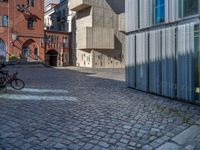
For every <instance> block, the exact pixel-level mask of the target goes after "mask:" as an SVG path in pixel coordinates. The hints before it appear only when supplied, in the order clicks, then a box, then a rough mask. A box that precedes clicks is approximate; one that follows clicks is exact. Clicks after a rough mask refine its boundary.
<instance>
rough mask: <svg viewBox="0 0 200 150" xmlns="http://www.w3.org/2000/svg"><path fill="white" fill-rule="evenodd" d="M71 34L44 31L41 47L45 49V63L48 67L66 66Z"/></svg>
mask: <svg viewBox="0 0 200 150" xmlns="http://www.w3.org/2000/svg"><path fill="white" fill-rule="evenodd" d="M70 37H71V34H70V33H67V32H62V31H51V30H45V31H44V41H43V42H42V47H44V49H45V63H46V64H48V65H50V66H68V65H69V58H71V57H70V43H71V42H70V40H71V39H70Z"/></svg>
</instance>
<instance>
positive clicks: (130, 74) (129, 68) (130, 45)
mask: <svg viewBox="0 0 200 150" xmlns="http://www.w3.org/2000/svg"><path fill="white" fill-rule="evenodd" d="M125 57H126V82H127V85H128V87H132V88H135V35H134V34H133V35H128V36H127V37H126V56H125Z"/></svg>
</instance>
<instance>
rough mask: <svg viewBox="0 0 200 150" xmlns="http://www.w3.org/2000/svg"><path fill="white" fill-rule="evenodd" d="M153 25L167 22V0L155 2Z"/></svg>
mask: <svg viewBox="0 0 200 150" xmlns="http://www.w3.org/2000/svg"><path fill="white" fill-rule="evenodd" d="M152 5H153V6H152V7H153V24H162V23H164V22H165V0H153V4H152Z"/></svg>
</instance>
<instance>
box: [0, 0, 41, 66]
mask: <svg viewBox="0 0 200 150" xmlns="http://www.w3.org/2000/svg"><path fill="white" fill-rule="evenodd" d="M43 35H44V2H43V1H42V0H38V1H34V0H9V1H8V0H0V61H1V62H2V61H8V60H12V59H14V58H15V59H21V60H23V61H43V60H44V48H43V47H41V39H42V38H43Z"/></svg>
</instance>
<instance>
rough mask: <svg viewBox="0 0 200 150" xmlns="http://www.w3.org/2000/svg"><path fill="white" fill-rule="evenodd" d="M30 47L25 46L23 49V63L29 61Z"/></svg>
mask: <svg viewBox="0 0 200 150" xmlns="http://www.w3.org/2000/svg"><path fill="white" fill-rule="evenodd" d="M29 52H30V49H29V47H27V46H25V47H23V48H22V60H23V61H29Z"/></svg>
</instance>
